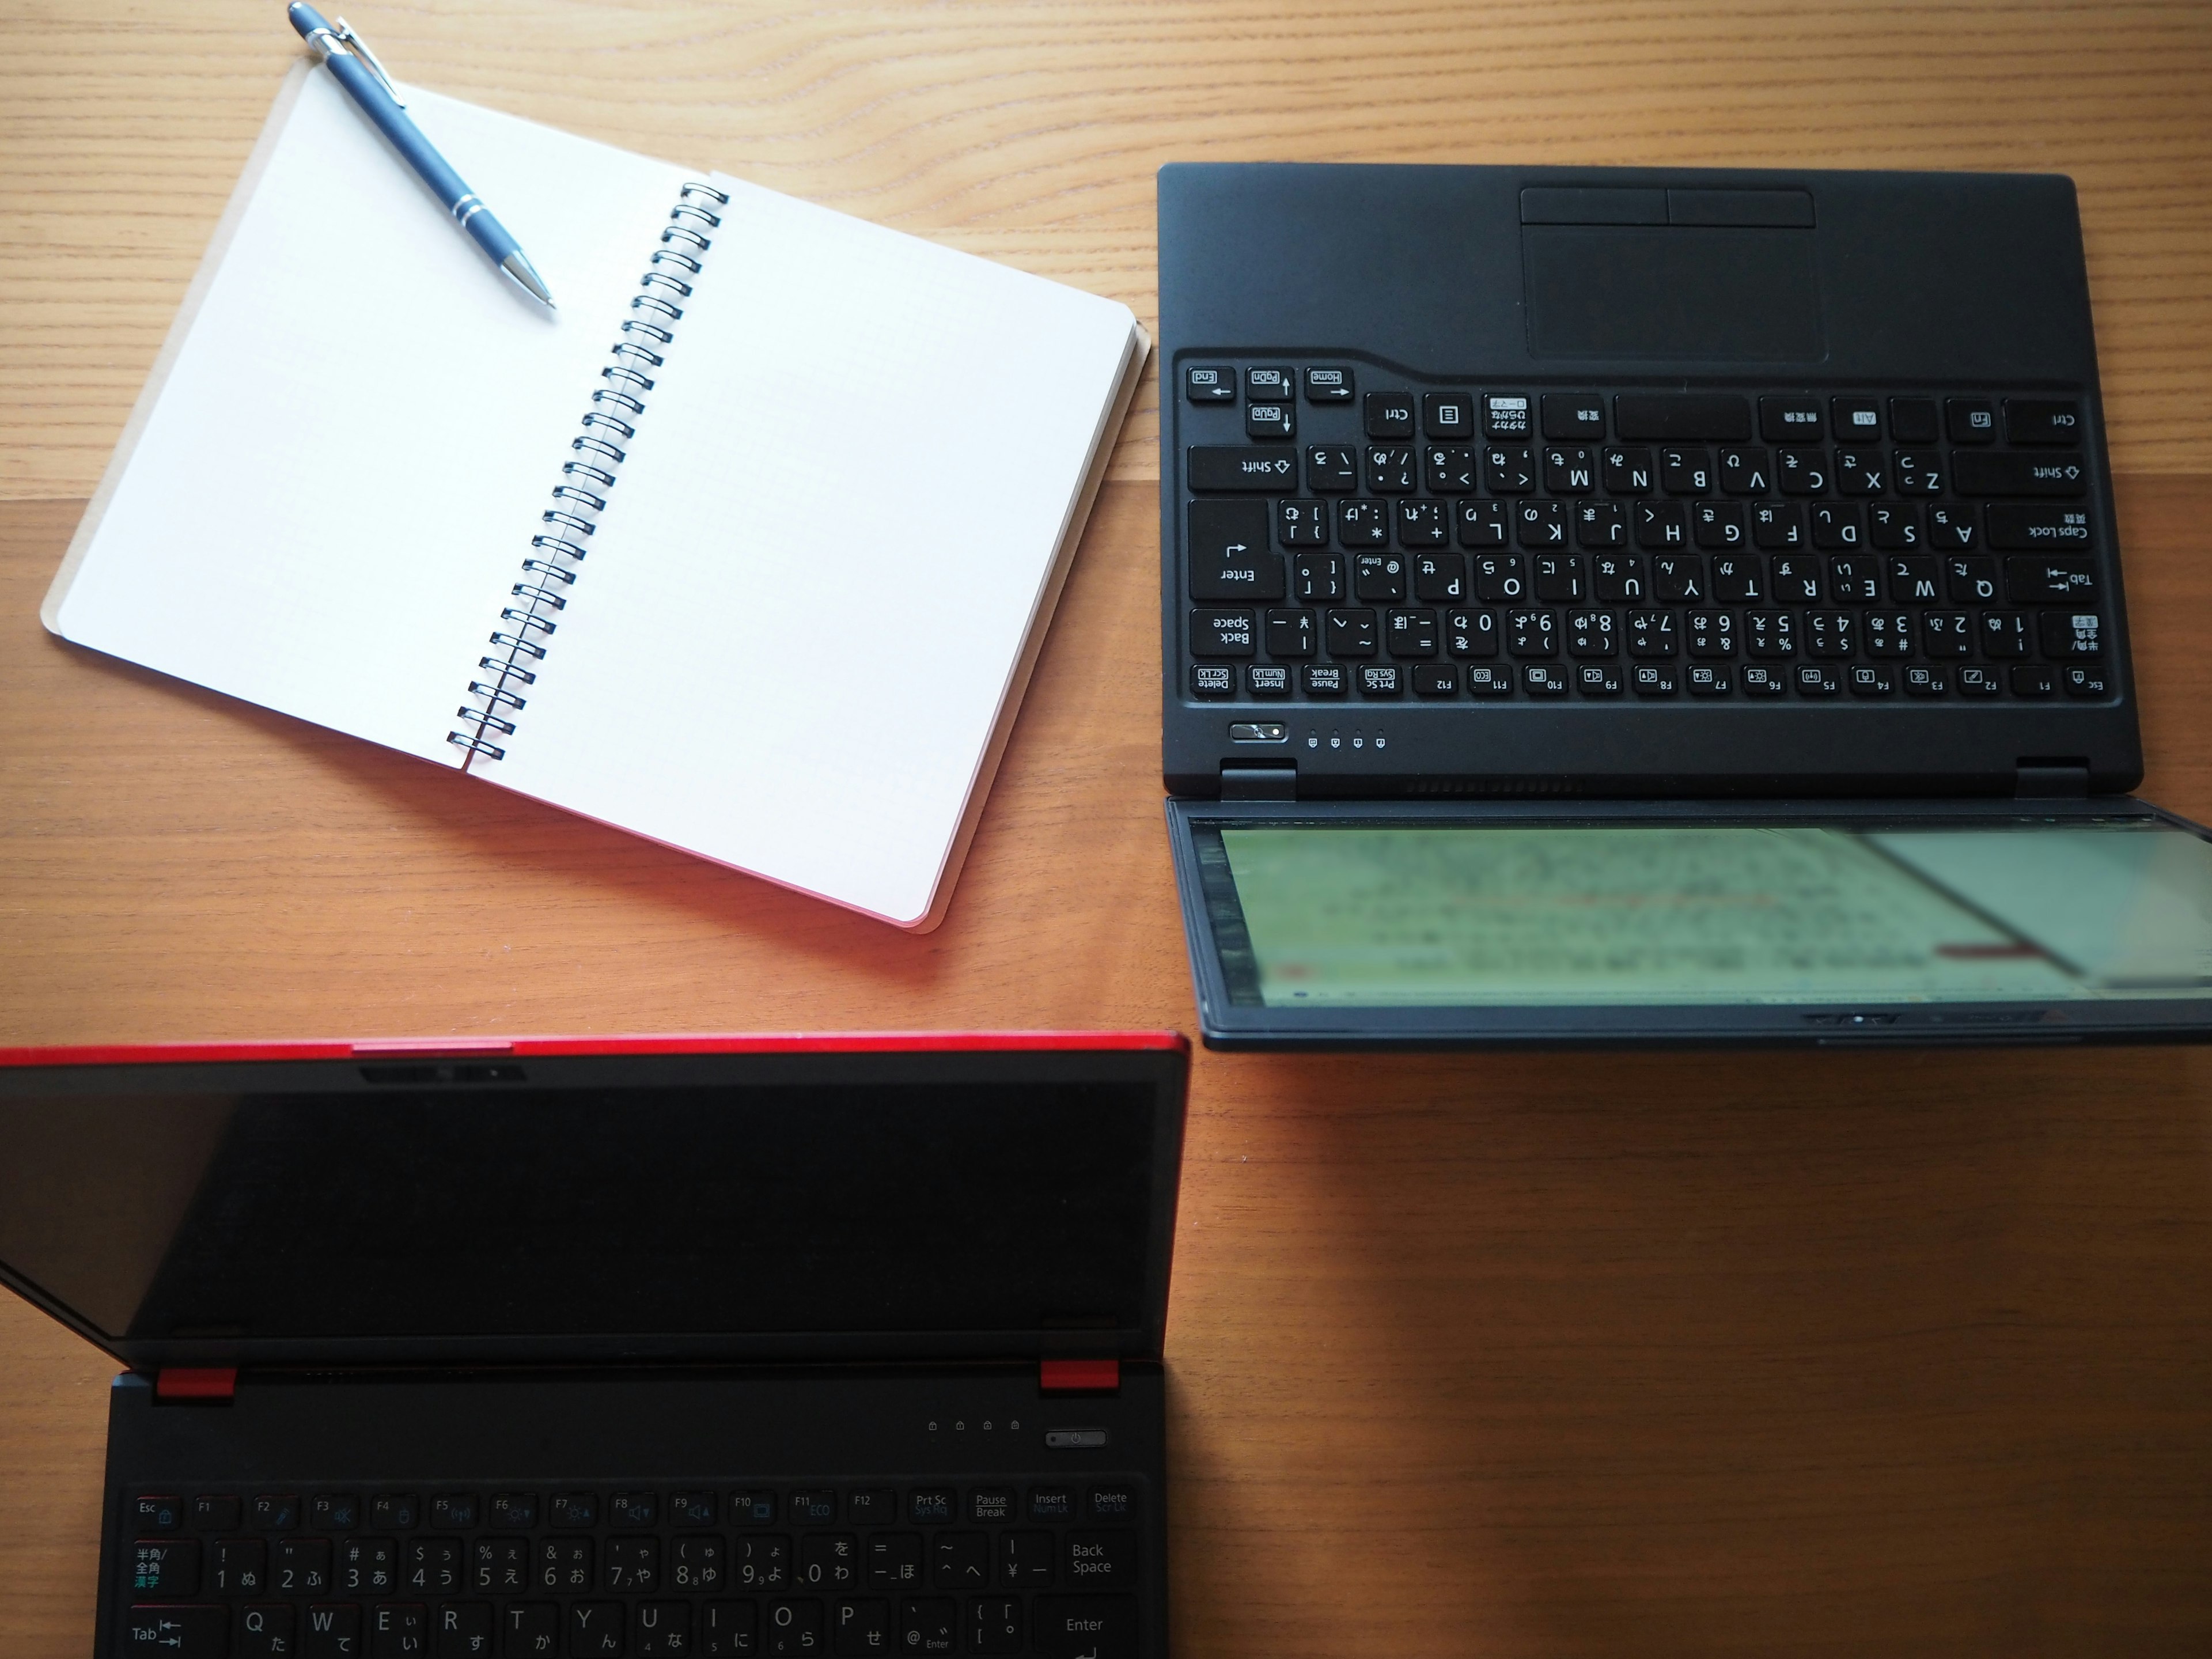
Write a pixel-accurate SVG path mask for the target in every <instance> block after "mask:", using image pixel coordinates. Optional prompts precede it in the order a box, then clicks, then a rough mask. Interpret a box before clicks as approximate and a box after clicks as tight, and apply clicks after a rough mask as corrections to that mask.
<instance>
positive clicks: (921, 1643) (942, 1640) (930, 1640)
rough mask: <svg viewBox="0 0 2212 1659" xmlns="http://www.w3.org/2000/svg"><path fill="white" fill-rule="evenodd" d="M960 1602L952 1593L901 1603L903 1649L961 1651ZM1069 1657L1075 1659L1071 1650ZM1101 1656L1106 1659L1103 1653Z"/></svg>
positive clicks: (910, 1650) (936, 1651) (900, 1621)
mask: <svg viewBox="0 0 2212 1659" xmlns="http://www.w3.org/2000/svg"><path fill="white" fill-rule="evenodd" d="M958 1607H959V1603H958V1602H957V1601H953V1600H952V1598H951V1597H950V1596H942V1597H939V1596H925V1597H922V1598H921V1599H919V1600H914V1601H901V1602H900V1603H899V1632H898V1640H899V1651H901V1652H902V1653H953V1652H956V1651H957V1650H958V1643H959V1639H960V1633H959V1626H958V1618H959V1615H958V1613H957V1608H958ZM1069 1659H1075V1655H1074V1653H1073V1651H1071V1653H1070V1655H1069ZM1099 1659H1105V1656H1104V1655H1103V1654H1102V1655H1100V1656H1099Z"/></svg>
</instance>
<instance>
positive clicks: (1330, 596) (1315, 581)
mask: <svg viewBox="0 0 2212 1659" xmlns="http://www.w3.org/2000/svg"><path fill="white" fill-rule="evenodd" d="M1343 597H1344V561H1343V560H1341V559H1340V558H1338V557H1337V556H1335V555H1334V554H1333V553H1294V554H1292V555H1291V598H1292V599H1297V600H1299V601H1300V602H1301V603H1303V604H1306V605H1328V604H1330V603H1332V602H1334V601H1335V600H1337V599H1342V598H1343ZM893 1507H894V1508H896V1504H894V1505H893Z"/></svg>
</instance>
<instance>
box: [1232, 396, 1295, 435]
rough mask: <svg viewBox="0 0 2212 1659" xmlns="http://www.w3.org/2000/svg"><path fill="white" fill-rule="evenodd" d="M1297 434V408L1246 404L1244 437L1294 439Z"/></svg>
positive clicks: (1293, 406) (1283, 405)
mask: <svg viewBox="0 0 2212 1659" xmlns="http://www.w3.org/2000/svg"><path fill="white" fill-rule="evenodd" d="M1244 435H1245V436H1246V437H1248V438H1257V439H1269V438H1295V437H1297V435H1298V422H1297V406H1296V405H1295V404H1246V405H1245V407H1244Z"/></svg>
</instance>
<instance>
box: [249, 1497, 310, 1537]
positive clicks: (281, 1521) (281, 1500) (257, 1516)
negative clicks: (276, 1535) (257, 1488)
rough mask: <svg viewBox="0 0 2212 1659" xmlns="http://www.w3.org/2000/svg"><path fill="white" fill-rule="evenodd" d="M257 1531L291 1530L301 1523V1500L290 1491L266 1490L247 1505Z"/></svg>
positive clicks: (250, 1518) (250, 1522) (252, 1525)
mask: <svg viewBox="0 0 2212 1659" xmlns="http://www.w3.org/2000/svg"><path fill="white" fill-rule="evenodd" d="M246 1524H247V1525H248V1526H250V1527H252V1528H253V1529H254V1531H256V1532H289V1531H291V1530H292V1529H293V1528H295V1527H296V1526H298V1525H299V1524H300V1500H299V1499H298V1498H295V1497H293V1496H292V1495H291V1494H290V1493H289V1492H264V1493H262V1494H261V1495H260V1496H259V1497H258V1498H255V1499H254V1500H253V1502H252V1504H249V1505H247V1507H246Z"/></svg>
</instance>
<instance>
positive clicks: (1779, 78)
mask: <svg viewBox="0 0 2212 1659" xmlns="http://www.w3.org/2000/svg"><path fill="white" fill-rule="evenodd" d="M369 5H370V7H371V9H370V10H369V11H364V12H362V13H361V14H360V15H358V16H356V18H355V20H354V21H356V22H357V23H359V24H361V26H362V27H363V28H364V29H366V30H367V31H368V33H369V34H370V37H371V39H372V40H374V42H375V43H376V44H377V46H378V48H379V50H380V52H382V53H383V54H384V56H385V57H386V58H387V59H388V61H389V62H390V63H391V64H392V65H393V66H394V68H395V69H396V70H398V72H400V73H401V74H402V75H404V76H410V77H412V78H415V79H418V80H420V81H422V82H423V83H424V84H426V85H430V86H435V87H437V88H441V90H445V91H448V92H452V93H454V94H458V95H459V96H462V97H465V98H472V99H475V100H479V101H481V102H483V103H487V104H490V105H493V106H496V107H499V108H501V109H507V110H511V111H513V112H516V113H518V114H521V115H526V116H529V117H531V118H534V119H537V120H541V121H545V122H549V123H551V124H553V125H560V126H564V127H568V128H571V129H574V131H580V132H583V133H586V134H588V135H590V136H592V137H596V138H600V139H604V140H605V141H607V142H609V143H617V144H621V145H623V146H625V147H628V148H629V149H638V150H642V151H647V152H649V153H652V154H654V155H665V156H667V157H670V158H671V159H673V160H677V161H686V162H690V163H692V164H694V165H696V166H700V167H720V168H722V169H725V170H726V171H729V172H732V173H738V174H741V175H743V176H744V177H746V178H748V179H754V180H756V181H757V182H759V183H761V184H763V185H770V186H773V187H774V188H776V189H779V190H785V191H793V192H795V193H797V194H799V195H802V196H807V197H812V198H814V199H816V200H818V201H822V202H826V203H828V204H831V205H833V206H836V207H840V208H843V209H846V210H849V211H852V212H855V213H860V214H862V215H865V216H867V217H870V218H872V219H877V220H879V221H881V222H884V223H887V224H892V225H896V226H898V227H900V228H904V229H908V230H912V231H916V232H920V233H922V234H928V235H932V236H936V237H938V238H940V239H941V240H945V241H948V242H950V243H952V244H953V245H955V246H960V247H963V248H967V249H969V250H970V251H972V252H977V253H981V254H985V255H987V256H989V257H992V258H1001V259H1005V260H1007V261H1009V262H1010V263H1012V264H1019V265H1023V266H1025V267H1027V268H1029V269H1030V270H1037V271H1041V272H1042V273H1044V274H1046V275H1048V276H1060V277H1064V278H1066V280H1068V281H1071V282H1075V283H1081V284H1083V285H1084V286H1086V287H1089V288H1091V289H1096V290H1097V291H1098V292H1100V293H1103V294H1108V295H1113V296H1114V297H1115V298H1117V299H1120V300H1122V301H1126V302H1127V303H1128V304H1129V305H1131V306H1132V307H1134V308H1135V309H1136V311H1137V313H1138V314H1139V316H1140V317H1143V318H1145V319H1146V321H1147V322H1148V323H1155V322H1157V320H1158V308H1157V306H1156V304H1155V292H1154V282H1153V222H1152V175H1153V173H1154V172H1155V170H1156V169H1157V168H1158V167H1159V166H1160V165H1161V164H1162V163H1163V162H1165V161H1243V160H1285V161H1490V162H1522V163H1546V162H1569V163H1588V164H1616V163H1638V162H1648V163H1680V164H1684V165H1702V166H1766V165H1780V166H1823V167H1967V168H1997V169H2013V168H2027V169H2034V170H2044V171H2057V172H2063V173H2070V174H2072V175H2073V176H2074V177H2075V179H2076V180H2077V181H2078V183H2079V185H2080V187H2081V208H2082V216H2083V221H2084V225H2085V229H2086V234H2087V246H2088V252H2089V262H2090V278H2091V286H2092V289H2093V293H2094V296H2095V303H2096V316H2097V324H2098V340H2099V346H2100V352H2101V355H2102V359H2103V371H2104V386H2105V392H2106V399H2107V403H2108V406H2109V410H2110V432H2111V439H2112V454H2113V461H2114V465H2116V466H2117V467H2118V468H2119V469H2120V470H2122V471H2135V472H2199V471H2212V406H2209V405H2212V400H2208V399H2207V398H2206V397H2205V396H2204V392H2203V388H2204V387H2205V386H2206V385H2207V384H2212V211H2208V207H2212V7H2208V6H2205V5H2203V4H2200V3H2195V0H2175V3H2169V4H2121V5H2106V4H2078V5H2058V4H2049V3H2044V4H2034V3H2028V4H2022V3H2018V0H1977V3H1956V4H1935V5H1926V4H1917V3H1907V0H1888V3H1875V0H1868V3H1850V4H1829V5H1802V6H1801V5H1791V4H1788V3H1784V0H1709V3H1702V4H1699V5H1697V6H1684V5H1680V4H1676V3H1672V0H1060V3H1050V4H1031V3H1015V0H976V3H946V4H927V5H925V4H918V3H908V4H900V3H880V4H874V5H856V4H848V3H834V0H833V3H824V4H815V5H809V6H805V7H797V6H791V5H781V6H779V5H772V4H762V3H736V4H720V5H680V4H665V5H664V4H649V3H627V4H623V3H557V0H471V3H467V4H463V3H460V0H452V3H435V4H426V3H422V0H412V3H406V0H389V3H379V0H369ZM278 10H279V8H277V7H276V6H275V5H274V4H273V0H188V3H187V0H170V3H159V4H155V3H144V0H140V3H135V4H133V3H120V4H109V5H103V6H100V7H88V6H85V5H83V4H81V3H77V0H5V3H0V46H4V47H5V50H4V51H0V157H4V159H5V161H6V163H7V165H6V166H5V167H0V497H7V496H13V497H19V498H23V497H38V496H77V495H85V494H88V492H89V491H90V489H91V488H92V486H93V484H94V482H95V481H96V480H97V478H98V477H99V475H100V468H101V467H102V466H103V465H105V464H106V459H107V456H108V453H109V451H110V450H111V449H112V447H113V444H114V441H115V437H116V435H117V434H118V432H119V431H120V430H121V428H122V424H123V421H124V417H125V415H126V413H127V412H128V410H129V409H130V406H131V400H132V398H135V397H136V396H137V392H138V388H139V386H140V385H141V383H142V382H143V379H144V377H145V373H146V370H147V368H148V367H149V365H150V364H151V363H152V362H153V360H154V355H155V351H156V349H158V348H159V345H160V343H161V337H162V334H163V332H164V331H165V330H166V329H167V326H168V323H169V319H170V317H171V315H172V314H173V312H174V310H175V307H176V305H177V302H178V301H179V299H180V298H181V297H182V295H183V294H184V291H185V284H186V283H187V282H188V281H189V280H190V278H191V272H192V270H193V269H194V267H195V265H196V264H197V261H198V258H199V254H200V252H201V250H202V248H203V247H204V246H205V244H206V240H207V238H208V235H209V234H210V231H211V230H212V229H213V228H214V225H215V222H216V216H217V215H218V214H219V213H220V212H221V210H222V204H223V202H224V200H225V198H226V197H227V196H228V192H229V191H230V188H231V185H232V183H233V182H234V179H235V178H236V176H237V173H238V169H239V167H240V163H241V162H242V161H244V160H245V157H246V151H247V150H248V149H249V148H250V147H251V145H252V141H253V137H254V134H255V133H256V132H257V131H258V129H259V127H260V124H261V120H262V118H263V115H264V112H265V111H266V109H267V107H268V104H269V100H270V97H271V96H272V95H273V94H274V92H275V88H276V82H277V79H278V77H279V76H281V74H282V73H283V67H284V65H285V64H286V63H287V62H289V60H290V58H292V56H294V55H295V52H297V50H298V46H297V42H296V41H295V40H294V39H293V37H292V36H291V33H290V32H289V29H287V28H285V27H283V24H282V22H281V20H280V19H279V17H278V16H277V15H276V14H277V12H278ZM1899 234H1910V228H1909V227H1907V228H1900V233H1899ZM429 361H431V358H430V357H429V356H428V343H426V362H429ZM1156 416H1157V405H1156V404H1151V403H1148V404H1146V406H1145V407H1143V408H1141V409H1140V410H1139V411H1138V412H1137V415H1136V417H1135V418H1134V419H1133V421H1132V422H1130V424H1129V427H1128V428H1127V435H1125V437H1124V438H1123V440H1122V443H1121V450H1120V452H1119V453H1118V455H1117V457H1116V459H1115V475H1116V476H1118V477H1125V478H1138V477H1157V476H1158V425H1157V418H1156Z"/></svg>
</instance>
